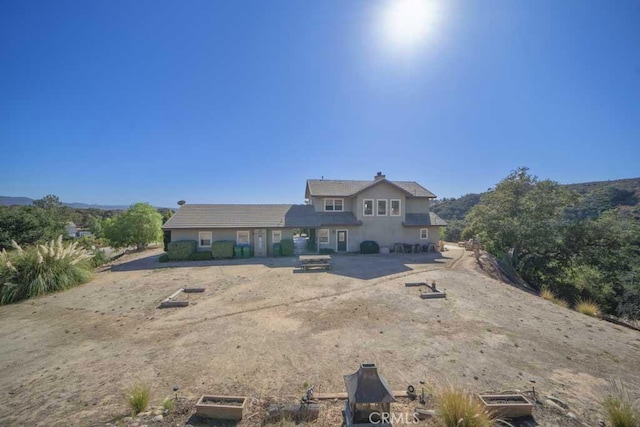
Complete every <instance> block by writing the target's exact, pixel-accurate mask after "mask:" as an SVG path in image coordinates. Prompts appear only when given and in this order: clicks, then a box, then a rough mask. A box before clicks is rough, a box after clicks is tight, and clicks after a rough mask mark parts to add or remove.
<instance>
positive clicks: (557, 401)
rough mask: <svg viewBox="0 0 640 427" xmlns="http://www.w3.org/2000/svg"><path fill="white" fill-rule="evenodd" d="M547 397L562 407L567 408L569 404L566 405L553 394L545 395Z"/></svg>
mask: <svg viewBox="0 0 640 427" xmlns="http://www.w3.org/2000/svg"><path fill="white" fill-rule="evenodd" d="M547 399H548V400H550V401H552V402H553V403H555V404H556V405H558V406H560V407H561V408H562V409H568V408H569V405H567V404H566V403H564V402H563V401H562V400H560V399H558V398H557V397H555V396H551V395H549V396H547Z"/></svg>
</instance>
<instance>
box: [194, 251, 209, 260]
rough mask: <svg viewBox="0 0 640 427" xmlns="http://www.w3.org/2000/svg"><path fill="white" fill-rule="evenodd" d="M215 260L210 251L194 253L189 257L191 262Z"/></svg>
mask: <svg viewBox="0 0 640 427" xmlns="http://www.w3.org/2000/svg"><path fill="white" fill-rule="evenodd" d="M210 259H213V254H212V253H211V252H209V251H207V252H194V253H192V254H191V255H189V261H207V260H210Z"/></svg>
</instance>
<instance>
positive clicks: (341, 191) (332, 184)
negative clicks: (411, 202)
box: [307, 179, 436, 198]
mask: <svg viewBox="0 0 640 427" xmlns="http://www.w3.org/2000/svg"><path fill="white" fill-rule="evenodd" d="M380 182H387V183H390V184H392V185H395V186H396V187H399V188H400V189H402V190H404V191H405V192H407V194H408V195H411V196H414V197H433V198H435V197H436V196H435V194H433V193H432V192H431V191H429V190H427V189H426V188H424V187H423V186H422V185H420V184H418V183H417V182H414V181H388V180H386V179H381V180H378V181H375V180H370V181H353V180H334V179H308V180H307V190H308V191H307V197H309V196H334V197H350V196H353V195H355V194H357V193H359V192H361V191H363V190H365V189H367V188H369V187H371V186H373V185H377V184H378V183H380Z"/></svg>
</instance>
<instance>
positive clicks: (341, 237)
mask: <svg viewBox="0 0 640 427" xmlns="http://www.w3.org/2000/svg"><path fill="white" fill-rule="evenodd" d="M336 233H337V235H338V236H337V238H336V240H337V241H338V243H337V247H336V251H337V252H346V251H347V230H338V231H337V232H336Z"/></svg>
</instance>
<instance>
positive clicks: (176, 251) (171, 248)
mask: <svg viewBox="0 0 640 427" xmlns="http://www.w3.org/2000/svg"><path fill="white" fill-rule="evenodd" d="M197 248H198V242H196V241H195V240H177V241H175V242H170V243H169V244H168V245H167V255H169V259H170V260H172V261H182V260H186V259H189V256H190V255H191V254H193V253H195V251H196V249H197Z"/></svg>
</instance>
